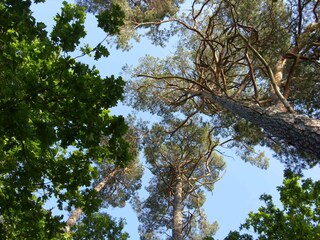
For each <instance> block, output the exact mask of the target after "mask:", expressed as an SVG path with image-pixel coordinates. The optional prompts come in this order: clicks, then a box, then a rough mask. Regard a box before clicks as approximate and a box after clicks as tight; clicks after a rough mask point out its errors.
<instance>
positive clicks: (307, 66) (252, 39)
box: [130, 0, 320, 167]
mask: <svg viewBox="0 0 320 240" xmlns="http://www.w3.org/2000/svg"><path fill="white" fill-rule="evenodd" d="M249 8H250V9H251V11H250V13H248V12H247V9H249ZM318 9H319V3H318V1H276V2H274V1H269V0H268V1H262V0H257V1H254V2H252V1H194V2H193V4H192V10H191V11H190V14H189V15H188V16H186V17H183V16H182V17H180V18H178V17H177V18H173V19H171V21H172V22H175V23H177V25H176V27H175V31H178V29H179V28H180V31H179V33H180V39H179V43H178V47H177V50H176V52H175V53H174V56H172V57H168V58H167V59H165V60H163V61H160V60H159V59H152V58H151V57H150V56H148V57H146V58H145V59H144V60H142V61H141V62H142V65H141V66H140V67H138V68H137V69H136V70H135V71H134V74H135V75H136V76H138V77H139V78H140V81H139V80H138V81H139V82H135V83H133V84H132V85H133V88H134V89H135V90H134V91H136V93H133V94H132V95H133V98H132V99H136V102H138V101H140V100H141V97H140V96H139V94H141V95H144V96H145V95H147V96H157V97H158V100H160V101H161V103H159V104H158V105H161V107H163V105H169V106H170V107H169V106H168V107H167V108H170V111H175V110H176V109H179V110H180V109H181V108H183V107H186V108H187V109H189V110H190V107H191V105H193V107H192V109H193V110H191V111H189V112H190V113H191V114H193V113H194V112H202V113H204V114H207V115H209V116H213V115H215V114H220V115H224V114H226V112H228V113H231V114H233V115H234V116H237V117H240V118H243V119H245V120H247V121H250V122H251V123H252V124H253V125H255V126H257V127H258V128H262V129H263V131H264V137H263V138H261V140H263V142H262V144H264V145H269V146H272V147H273V149H274V150H275V151H276V152H277V153H278V154H279V155H282V156H284V157H286V158H287V160H286V161H287V162H288V163H289V164H290V165H299V166H300V167H312V166H314V165H316V164H317V163H318V162H319V156H320V148H319V146H320V144H319V143H320V134H319V133H320V122H319V120H318V117H319V104H318V102H319V101H318V94H317V92H318V88H319V85H320V84H319V78H318V74H319V67H318V64H319V63H318V59H319V56H318V51H319V26H320V25H319V23H318ZM139 91H140V92H141V93H139ZM168 96H169V99H168ZM132 99H131V100H130V101H131V102H132ZM138 99H139V100H138ZM190 102H193V103H190ZM138 104H139V103H138ZM140 105H141V104H140ZM305 115H308V116H309V117H307V116H305ZM310 117H311V118H310ZM222 118H224V117H222ZM236 121H238V120H236ZM258 132H259V131H258ZM259 134H260V135H261V131H260V133H259ZM279 146H281V147H279ZM301 159H303V160H301Z"/></svg>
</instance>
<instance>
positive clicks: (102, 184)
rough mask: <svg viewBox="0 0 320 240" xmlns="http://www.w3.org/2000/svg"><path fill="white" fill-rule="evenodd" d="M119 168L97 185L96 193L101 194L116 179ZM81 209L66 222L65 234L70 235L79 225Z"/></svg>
mask: <svg viewBox="0 0 320 240" xmlns="http://www.w3.org/2000/svg"><path fill="white" fill-rule="evenodd" d="M118 171H119V168H116V169H114V170H113V171H112V172H110V173H109V175H108V176H106V177H105V178H104V179H103V180H102V181H101V182H100V183H98V184H97V186H96V187H95V188H94V190H95V191H97V192H100V191H101V189H103V188H104V187H105V186H106V184H107V183H108V182H109V181H110V180H111V179H112V178H114V176H115V175H116V174H117V173H118ZM82 212H83V211H82V209H81V208H76V209H75V210H74V211H73V212H72V213H71V215H70V217H69V218H68V220H67V221H66V226H65V227H64V232H65V233H68V232H70V230H71V228H72V227H73V226H74V225H75V224H76V223H77V221H78V220H79V219H80V216H81V214H82Z"/></svg>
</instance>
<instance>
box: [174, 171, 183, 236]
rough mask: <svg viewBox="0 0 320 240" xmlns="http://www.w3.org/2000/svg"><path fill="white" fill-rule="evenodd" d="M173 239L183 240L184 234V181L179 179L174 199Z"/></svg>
mask: <svg viewBox="0 0 320 240" xmlns="http://www.w3.org/2000/svg"><path fill="white" fill-rule="evenodd" d="M172 238H173V239H174V240H183V234H182V181H181V179H180V177H178V179H177V182H176V185H175V191H174V199H173V229H172Z"/></svg>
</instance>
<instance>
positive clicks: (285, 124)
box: [202, 92, 320, 159]
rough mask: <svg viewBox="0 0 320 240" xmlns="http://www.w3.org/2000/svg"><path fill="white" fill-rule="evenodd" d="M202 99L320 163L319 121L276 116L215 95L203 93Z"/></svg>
mask: <svg viewBox="0 0 320 240" xmlns="http://www.w3.org/2000/svg"><path fill="white" fill-rule="evenodd" d="M202 95H203V97H205V98H207V99H209V100H211V101H213V102H215V103H218V104H219V105H221V106H222V107H223V108H225V109H227V110H229V111H230V112H232V113H233V114H235V115H237V116H239V117H241V118H244V119H246V120H247V121H249V122H251V123H253V124H255V125H256V126H258V127H261V128H263V129H264V130H265V131H266V132H267V133H268V134H271V135H272V136H274V137H277V138H278V139H281V140H284V141H285V142H286V143H288V144H290V145H293V146H294V147H295V148H296V149H297V150H299V151H300V152H305V153H308V154H309V155H310V156H312V157H313V158H315V159H320V120H318V119H312V118H309V117H305V116H303V115H300V114H296V113H289V112H275V111H272V110H271V109H264V108H261V107H259V106H257V105H249V106H245V105H244V104H242V103H240V102H237V101H235V100H232V99H230V98H227V97H223V96H216V95H213V94H212V93H207V92H203V93H202Z"/></svg>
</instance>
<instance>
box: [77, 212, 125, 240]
mask: <svg viewBox="0 0 320 240" xmlns="http://www.w3.org/2000/svg"><path fill="white" fill-rule="evenodd" d="M124 223H125V222H124V221H123V220H122V219H121V220H120V221H119V222H117V221H116V220H115V219H113V218H112V217H111V216H109V215H108V214H106V213H95V214H93V215H90V216H85V217H84V218H83V219H82V220H81V222H80V223H79V224H78V225H77V226H76V229H75V232H74V234H73V236H72V239H74V240H78V239H79V240H80V239H92V240H95V239H119V240H126V239H128V238H129V234H128V233H126V232H122V230H123V226H124Z"/></svg>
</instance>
